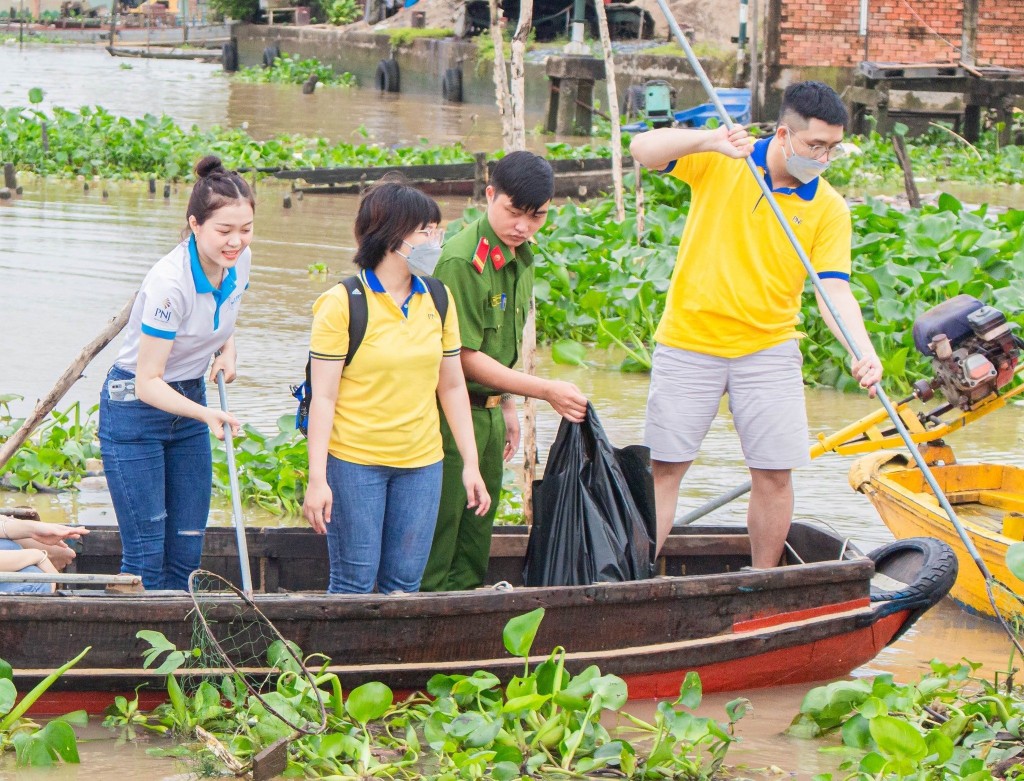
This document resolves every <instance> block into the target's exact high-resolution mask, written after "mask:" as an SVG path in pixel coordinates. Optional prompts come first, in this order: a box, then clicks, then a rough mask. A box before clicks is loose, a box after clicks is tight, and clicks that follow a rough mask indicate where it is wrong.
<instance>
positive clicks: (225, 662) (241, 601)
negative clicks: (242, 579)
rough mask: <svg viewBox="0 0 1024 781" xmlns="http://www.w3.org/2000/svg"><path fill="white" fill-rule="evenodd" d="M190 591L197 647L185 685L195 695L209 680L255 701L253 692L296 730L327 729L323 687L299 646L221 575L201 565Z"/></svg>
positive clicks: (232, 695)
mask: <svg viewBox="0 0 1024 781" xmlns="http://www.w3.org/2000/svg"><path fill="white" fill-rule="evenodd" d="M189 592H190V593H191V596H192V601H193V603H194V604H195V610H194V611H193V628H192V633H193V636H192V649H193V651H192V659H191V663H190V664H189V669H188V670H187V671H186V675H185V676H184V679H183V681H182V689H183V690H184V691H185V692H186V693H187V694H190V695H194V694H195V692H196V691H198V690H199V688H200V687H201V686H202V684H203V682H204V681H205V682H207V683H209V684H212V685H214V686H216V687H217V689H218V692H219V693H220V694H222V695H223V696H224V697H225V698H226V699H227V700H229V701H231V700H235V701H237V700H239V699H247V701H248V703H249V705H250V706H251V705H252V700H251V699H249V698H254V699H255V700H256V701H258V703H259V706H260V707H261V708H262V709H264V710H265V711H266V713H267V714H268V715H269V716H270V717H273V718H274V719H277V720H279V721H280V722H281V723H282V724H284V725H286V726H287V727H288V728H290V729H291V730H293V731H294V733H296V734H305V735H315V734H318V733H320V732H323V731H324V729H325V728H326V726H327V712H326V709H325V707H324V697H323V695H324V692H323V691H322V690H321V689H320V688H319V687H318V686H317V684H316V681H315V679H314V677H313V675H312V673H310V671H309V670H308V669H307V668H306V666H305V664H304V663H303V660H302V656H301V651H300V650H299V648H298V647H297V646H296V645H295V644H294V643H291V642H289V641H287V640H286V639H285V638H284V637H282V636H281V633H280V632H278V631H277V629H276V628H275V627H274V625H273V624H272V623H271V622H270V620H269V619H268V618H267V617H266V616H265V615H263V613H262V612H261V611H260V609H259V608H258V607H256V605H255V604H254V603H253V601H252V600H251V599H249V598H248V597H246V596H245V594H243V593H242V592H241V591H240V590H239V589H237V588H235V586H233V585H232V584H231V583H229V582H228V581H227V580H225V579H224V578H222V577H221V576H220V575H217V574H214V573H212V572H208V571H206V570H196V571H195V572H193V573H192V574H191V575H190V576H189ZM250 710H251V708H250Z"/></svg>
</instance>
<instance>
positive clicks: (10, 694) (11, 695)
mask: <svg viewBox="0 0 1024 781" xmlns="http://www.w3.org/2000/svg"><path fill="white" fill-rule="evenodd" d="M17 699H18V690H17V689H15V688H14V683H13V682H12V681H11V679H10V678H0V716H2V715H3V714H5V713H9V712H10V710H11V708H13V707H14V703H15V702H16V701H17Z"/></svg>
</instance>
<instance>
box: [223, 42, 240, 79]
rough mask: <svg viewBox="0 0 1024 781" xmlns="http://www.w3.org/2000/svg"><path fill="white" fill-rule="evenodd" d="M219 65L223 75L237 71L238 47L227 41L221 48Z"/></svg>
mask: <svg viewBox="0 0 1024 781" xmlns="http://www.w3.org/2000/svg"><path fill="white" fill-rule="evenodd" d="M220 65H221V67H222V68H223V69H224V72H225V73H234V72H235V71H237V70H238V47H237V46H236V45H235V42H234V41H228V42H227V43H225V44H224V45H223V46H222V47H221V50H220Z"/></svg>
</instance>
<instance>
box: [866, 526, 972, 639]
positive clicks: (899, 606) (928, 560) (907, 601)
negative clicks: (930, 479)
mask: <svg viewBox="0 0 1024 781" xmlns="http://www.w3.org/2000/svg"><path fill="white" fill-rule="evenodd" d="M868 558H870V559H871V560H872V561H873V562H874V563H875V571H876V572H879V573H882V574H883V575H887V576H889V577H890V578H894V579H895V580H898V581H900V582H902V583H906V586H904V587H903V588H900V589H892V590H888V591H882V590H879V591H874V590H872V593H871V602H872V603H874V604H876V605H879V606H878V607H876V610H880V611H881V615H883V616H886V615H891V614H892V613H897V612H899V611H901V610H909V611H910V615H909V616H908V617H907V620H906V622H905V623H904V624H903V626H902V627H901V628H900V630H899V631H898V632H897V633H896V634H895V635H894V636H893V638H892V640H890V641H889V644H892V643H893V642H895V641H896V640H897V639H899V637H900V636H902V634H903V633H904V632H905V631H906V630H907V629H909V628H910V627H911V625H912V624H913V623H914V622H915V621H916V620H917V619H918V618H919V617H920V616H921V614H922V613H924V612H925V611H926V610H928V608H930V607H932V606H933V605H935V604H936V603H937V602H938V601H939V600H941V599H942V598H943V597H944V596H946V594H948V593H949V590H950V589H951V588H952V587H953V583H954V582H956V576H957V572H958V569H959V565H958V563H957V559H956V553H954V552H953V549H952V548H951V547H949V545H947V544H946V543H944V542H942V541H941V540H936V539H934V538H932V537H911V538H909V539H906V540H896V542H893V543H890V544H889V545H883V546H882V547H881V548H876V549H875V550H873V551H871V553H869V554H868ZM879 603H884V604H879Z"/></svg>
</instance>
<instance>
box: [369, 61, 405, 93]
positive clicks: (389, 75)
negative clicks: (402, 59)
mask: <svg viewBox="0 0 1024 781" xmlns="http://www.w3.org/2000/svg"><path fill="white" fill-rule="evenodd" d="M398 77H399V73H398V62H396V61H395V60H381V61H380V62H378V63H377V72H376V73H375V74H374V77H373V81H374V84H376V85H377V90H378V91H380V92H398V91H399V81H398Z"/></svg>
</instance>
